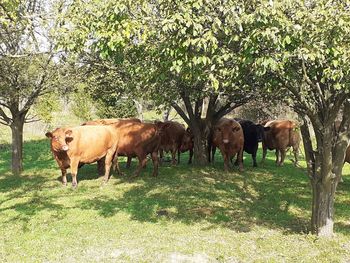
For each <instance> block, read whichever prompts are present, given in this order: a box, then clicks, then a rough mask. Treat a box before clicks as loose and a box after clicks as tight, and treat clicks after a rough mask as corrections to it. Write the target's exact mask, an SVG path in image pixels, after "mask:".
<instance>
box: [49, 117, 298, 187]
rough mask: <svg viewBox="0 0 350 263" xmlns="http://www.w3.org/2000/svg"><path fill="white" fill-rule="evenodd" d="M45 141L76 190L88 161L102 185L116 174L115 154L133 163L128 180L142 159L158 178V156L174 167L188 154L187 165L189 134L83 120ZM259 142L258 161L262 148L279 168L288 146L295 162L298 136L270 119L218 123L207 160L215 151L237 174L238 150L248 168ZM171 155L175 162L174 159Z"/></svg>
mask: <svg viewBox="0 0 350 263" xmlns="http://www.w3.org/2000/svg"><path fill="white" fill-rule="evenodd" d="M46 136H47V137H48V138H49V139H50V141H51V151H52V153H53V156H54V158H55V160H56V161H57V163H58V166H59V167H60V169H61V172H62V183H63V184H64V185H67V178H66V174H67V169H68V168H70V169H71V175H72V185H73V187H76V186H77V173H78V169H79V168H80V167H81V166H82V165H84V164H89V163H93V162H97V163H98V171H99V173H100V174H101V173H103V174H104V182H107V181H108V179H109V174H110V170H111V169H112V168H113V169H114V170H115V171H117V173H118V174H119V175H122V171H121V169H120V167H119V163H118V156H126V157H127V167H130V163H131V158H134V157H136V158H137V159H138V162H139V163H138V167H137V169H136V171H135V173H134V175H133V176H138V175H139V174H140V172H141V170H142V168H144V167H145V166H146V162H147V155H150V156H151V158H152V162H153V176H157V175H158V166H159V162H160V163H161V162H162V161H163V153H164V152H170V153H171V157H172V158H171V162H172V164H173V165H175V164H178V163H180V154H181V153H183V152H186V151H189V160H188V163H189V164H190V163H191V162H192V157H193V148H194V141H193V140H194V136H193V134H192V132H191V130H190V129H189V128H187V129H185V127H184V126H183V125H182V124H180V123H178V122H175V121H165V122H161V121H156V122H154V123H145V122H141V121H140V120H139V119H136V118H131V119H100V120H94V121H88V122H85V123H83V124H82V125H81V126H77V127H71V128H57V129H55V130H54V131H52V132H47V133H46ZM259 142H262V146H263V159H262V161H264V160H265V157H266V153H267V149H269V150H276V163H277V165H283V162H284V159H285V155H286V150H287V148H289V147H292V148H293V152H294V155H295V163H297V161H298V159H297V154H298V148H299V143H300V135H299V132H298V127H297V125H296V123H295V122H293V121H290V120H274V121H267V122H264V123H261V124H255V123H254V122H252V121H249V120H242V119H229V118H222V119H220V120H219V121H218V122H217V123H216V124H215V125H213V127H212V128H211V130H210V133H209V136H208V158H209V161H210V162H214V155H215V151H216V149H217V148H219V150H220V152H221V154H222V156H223V159H224V168H225V170H228V169H229V165H230V162H233V158H234V157H235V156H237V157H236V160H235V164H236V165H238V167H239V170H240V171H242V170H243V151H245V152H247V153H249V154H251V155H252V159H253V166H257V161H256V153H257V150H258V145H259ZM176 155H177V156H176ZM176 157H177V159H176Z"/></svg>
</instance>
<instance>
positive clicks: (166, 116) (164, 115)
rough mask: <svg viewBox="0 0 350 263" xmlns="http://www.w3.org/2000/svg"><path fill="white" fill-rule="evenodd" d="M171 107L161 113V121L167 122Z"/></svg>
mask: <svg viewBox="0 0 350 263" xmlns="http://www.w3.org/2000/svg"><path fill="white" fill-rule="evenodd" d="M170 111H171V107H169V108H167V109H165V110H164V112H163V121H168V120H169V116H170Z"/></svg>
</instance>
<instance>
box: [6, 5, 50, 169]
mask: <svg viewBox="0 0 350 263" xmlns="http://www.w3.org/2000/svg"><path fill="white" fill-rule="evenodd" d="M44 7H46V6H45V5H43V1H34V0H33V1H30V0H28V1H21V2H20V1H3V2H2V3H1V4H0V18H1V20H0V35H1V40H0V123H1V124H4V125H7V126H9V127H10V128H11V131H12V172H13V174H16V175H18V174H19V173H20V172H21V171H22V170H23V166H22V152H23V126H24V124H25V123H28V122H32V121H35V119H34V118H33V117H31V116H30V114H29V111H30V108H31V106H32V105H33V104H34V103H35V102H36V100H37V98H38V97H40V96H42V95H44V94H47V92H49V91H50V90H51V89H52V87H53V86H54V85H53V83H52V81H54V80H55V79H56V78H57V74H55V72H54V69H55V68H56V67H55V63H54V62H53V53H52V45H50V42H48V38H47V33H48V30H49V27H50V25H49V24H50V23H49V22H50V21H49V19H48V17H47V16H45V14H47V10H46V9H45V8H44ZM49 81H51V82H49Z"/></svg>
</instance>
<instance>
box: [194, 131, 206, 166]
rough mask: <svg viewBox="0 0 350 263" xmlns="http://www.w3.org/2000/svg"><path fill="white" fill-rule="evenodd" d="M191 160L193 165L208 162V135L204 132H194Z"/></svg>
mask: <svg viewBox="0 0 350 263" xmlns="http://www.w3.org/2000/svg"><path fill="white" fill-rule="evenodd" d="M193 135H194V148H193V155H194V159H193V162H194V164H195V165H206V164H208V137H207V135H206V134H204V133H201V132H198V133H194V134H193Z"/></svg>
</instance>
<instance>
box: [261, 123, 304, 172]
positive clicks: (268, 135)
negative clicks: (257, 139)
mask: <svg viewBox="0 0 350 263" xmlns="http://www.w3.org/2000/svg"><path fill="white" fill-rule="evenodd" d="M264 127H270V130H268V131H265V132H264V138H263V142H262V146H263V158H262V161H261V162H262V163H263V162H264V161H265V158H266V153H267V149H269V150H276V164H277V165H278V166H282V165H283V162H284V159H285V156H286V149H287V148H288V147H292V148H293V153H294V158H295V162H294V164H295V165H297V163H298V151H299V143H300V135H299V132H298V131H297V129H298V126H297V124H296V123H295V122H293V121H290V120H273V121H268V122H266V124H265V126H264Z"/></svg>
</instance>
